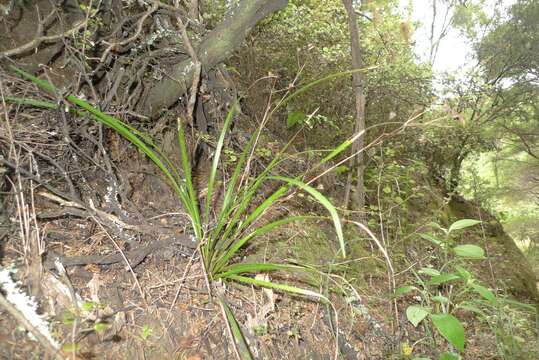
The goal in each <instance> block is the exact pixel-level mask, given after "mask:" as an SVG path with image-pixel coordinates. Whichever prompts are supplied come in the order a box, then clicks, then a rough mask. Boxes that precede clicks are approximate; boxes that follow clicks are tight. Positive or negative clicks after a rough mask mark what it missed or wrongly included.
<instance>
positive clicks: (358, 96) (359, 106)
mask: <svg viewBox="0 0 539 360" xmlns="http://www.w3.org/2000/svg"><path fill="white" fill-rule="evenodd" d="M342 2H343V5H344V7H345V8H346V12H347V13H348V29H349V31H350V52H351V54H352V68H353V69H360V68H361V67H362V66H363V61H362V58H361V45H360V41H359V27H358V24H357V16H356V12H355V10H354V6H353V5H352V0H342ZM352 86H353V88H354V95H355V102H356V125H355V131H356V132H359V131H363V130H365V95H364V94H363V74H362V73H360V72H355V73H353V74H352ZM364 143H365V135H362V136H360V137H359V139H357V141H356V143H355V144H354V146H353V147H352V151H353V152H357V151H359V150H361V149H362V148H363V146H364ZM355 163H356V164H357V185H356V191H355V194H354V195H355V198H356V206H357V208H358V210H359V211H360V220H363V219H364V213H363V211H364V209H365V184H364V182H363V177H364V171H365V165H364V163H363V152H361V153H359V154H358V155H357V157H356V158H355ZM353 165H354V161H352V162H351V167H353ZM351 184H352V176H351V174H350V175H349V176H348V183H347V188H346V190H345V199H344V201H345V203H344V206H345V208H346V207H347V206H348V202H349V199H350V188H351Z"/></svg>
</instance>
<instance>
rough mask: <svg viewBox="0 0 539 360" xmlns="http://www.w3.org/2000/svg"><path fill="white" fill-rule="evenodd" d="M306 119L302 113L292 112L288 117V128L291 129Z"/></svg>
mask: <svg viewBox="0 0 539 360" xmlns="http://www.w3.org/2000/svg"><path fill="white" fill-rule="evenodd" d="M305 118H306V116H305V114H304V113H302V112H301V111H292V112H290V113H288V117H287V119H286V127H287V128H289V129H290V128H291V127H293V126H294V125H296V124H297V123H299V122H302V121H303V120H305Z"/></svg>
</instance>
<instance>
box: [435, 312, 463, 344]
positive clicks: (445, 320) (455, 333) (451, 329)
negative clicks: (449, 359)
mask: <svg viewBox="0 0 539 360" xmlns="http://www.w3.org/2000/svg"><path fill="white" fill-rule="evenodd" d="M430 317H431V319H432V323H433V324H434V326H435V327H436V329H438V332H440V334H441V335H442V336H443V337H444V338H446V340H447V341H449V342H450V343H451V345H453V346H454V347H455V348H457V349H458V350H460V351H464V343H465V342H466V337H465V335H464V328H463V327H462V324H461V323H460V321H459V320H458V319H457V318H456V317H454V316H453V315H451V314H432V315H431V316H430Z"/></svg>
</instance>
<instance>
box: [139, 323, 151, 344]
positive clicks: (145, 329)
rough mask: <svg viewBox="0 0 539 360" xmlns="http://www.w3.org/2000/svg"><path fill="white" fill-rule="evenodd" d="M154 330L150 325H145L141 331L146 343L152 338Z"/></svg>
mask: <svg viewBox="0 0 539 360" xmlns="http://www.w3.org/2000/svg"><path fill="white" fill-rule="evenodd" d="M152 333H153V330H152V328H150V326H148V324H145V325H143V326H142V328H141V329H140V338H141V339H142V340H144V341H147V340H148V339H149V338H150V336H152Z"/></svg>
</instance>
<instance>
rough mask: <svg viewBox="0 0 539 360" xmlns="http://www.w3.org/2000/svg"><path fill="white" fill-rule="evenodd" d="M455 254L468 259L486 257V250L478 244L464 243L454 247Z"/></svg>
mask: <svg viewBox="0 0 539 360" xmlns="http://www.w3.org/2000/svg"><path fill="white" fill-rule="evenodd" d="M453 251H454V252H455V255H457V256H460V257H463V258H467V259H484V258H485V251H484V250H483V249H482V248H481V247H480V246H477V245H472V244H464V245H457V246H455V247H454V248H453Z"/></svg>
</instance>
